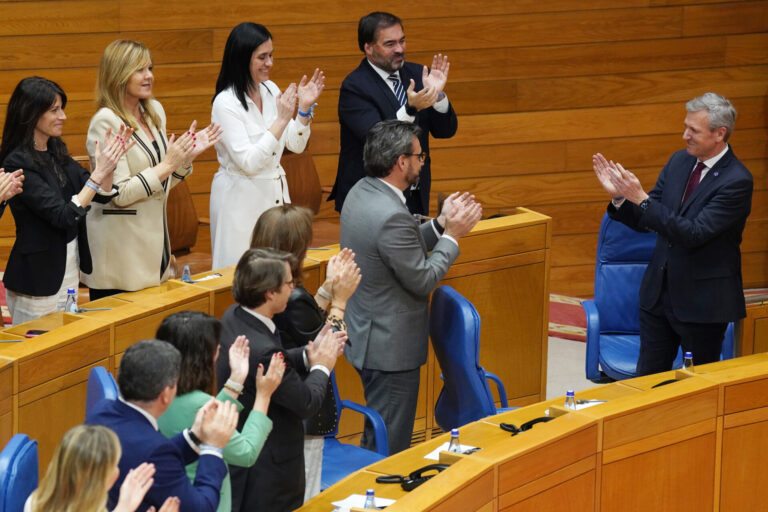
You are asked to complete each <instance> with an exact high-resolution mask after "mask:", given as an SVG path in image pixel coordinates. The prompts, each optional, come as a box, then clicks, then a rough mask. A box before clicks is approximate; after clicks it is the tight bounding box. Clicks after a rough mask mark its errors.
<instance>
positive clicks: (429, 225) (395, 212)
mask: <svg viewBox="0 0 768 512" xmlns="http://www.w3.org/2000/svg"><path fill="white" fill-rule="evenodd" d="M420 132H421V129H420V128H419V127H418V126H416V125H414V124H413V123H408V122H404V121H398V120H389V121H382V122H380V123H378V124H376V125H375V126H374V127H373V128H372V129H371V130H370V131H369V132H368V135H367V137H366V142H365V150H364V160H365V172H366V174H367V175H368V176H367V177H365V178H363V179H361V180H360V181H358V182H357V184H355V186H354V187H352V190H350V191H349V196H348V197H347V200H346V202H345V203H344V209H343V210H342V211H341V236H340V241H341V246H342V247H349V248H350V249H351V250H352V251H353V252H354V253H355V255H356V256H355V261H356V262H357V264H358V265H359V266H360V273H361V275H362V280H361V281H360V285H359V286H358V288H357V291H355V293H354V295H352V297H350V299H349V301H348V302H347V310H346V314H345V316H344V319H345V320H346V322H347V331H348V333H349V339H350V341H351V344H350V345H349V346H348V347H346V351H345V355H346V357H347V360H348V361H349V362H350V363H351V364H352V366H354V367H355V368H356V369H357V371H358V373H359V374H360V379H361V380H362V383H363V389H364V391H365V401H366V403H367V405H368V407H370V408H372V409H374V410H376V411H378V413H379V414H381V417H382V418H383V419H384V423H385V424H386V425H387V437H388V439H389V448H390V453H397V452H399V451H401V450H404V449H406V448H408V447H409V446H410V441H411V432H412V431H413V422H414V418H415V416H416V401H417V397H418V394H419V368H420V367H421V365H423V364H424V363H425V362H426V361H427V335H428V321H427V304H428V301H429V294H430V293H431V292H432V290H433V289H434V288H435V286H437V284H438V283H439V282H440V280H441V279H442V278H443V277H444V276H445V274H446V272H447V271H448V269H449V268H450V266H451V264H452V263H453V261H454V260H455V259H456V257H457V256H458V255H459V245H458V241H457V240H458V239H459V238H460V237H462V236H464V235H466V234H467V233H469V231H470V230H471V229H472V227H474V225H475V224H477V221H479V220H480V216H481V214H482V208H481V207H480V205H479V204H478V203H476V202H475V201H474V197H473V196H470V195H469V194H467V193H464V194H462V195H459V193H458V192H456V193H454V194H451V195H450V196H448V198H447V199H446V200H445V202H444V204H443V210H442V212H441V213H440V216H439V217H437V218H436V219H432V220H431V221H429V222H426V223H424V224H421V225H419V224H418V223H417V222H416V221H415V220H414V219H413V216H412V215H411V214H410V212H409V211H408V209H407V208H406V206H405V197H404V195H403V191H404V190H407V189H408V187H410V186H411V185H413V184H414V183H416V182H417V181H418V179H419V172H420V171H421V168H422V165H423V164H424V160H425V157H426V153H424V152H423V151H422V148H421V145H420V143H419V135H420ZM428 251H431V252H428ZM373 437H374V436H373V429H372V428H371V425H370V424H368V423H367V422H366V427H365V432H364V433H363V438H362V440H361V445H362V446H363V447H364V448H368V449H372V448H373V445H374V439H373Z"/></svg>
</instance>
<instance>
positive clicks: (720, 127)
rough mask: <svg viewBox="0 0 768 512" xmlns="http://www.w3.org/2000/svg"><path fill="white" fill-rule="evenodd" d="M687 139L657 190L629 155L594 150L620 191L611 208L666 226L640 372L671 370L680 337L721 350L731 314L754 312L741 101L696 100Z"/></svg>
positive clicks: (623, 217)
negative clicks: (622, 158) (736, 132)
mask: <svg viewBox="0 0 768 512" xmlns="http://www.w3.org/2000/svg"><path fill="white" fill-rule="evenodd" d="M686 110H687V115H686V117H685V131H684V132H683V139H684V140H685V141H686V144H687V147H686V149H685V150H684V151H682V150H681V151H678V152H677V153H675V154H673V155H672V157H671V158H670V159H669V161H668V162H667V165H666V166H665V167H664V169H663V170H662V171H661V174H660V175H659V178H658V180H657V181H656V186H655V187H654V188H653V190H651V191H650V192H649V193H645V192H644V191H643V187H642V185H641V184H640V181H639V180H638V179H637V177H635V175H634V174H632V173H631V172H629V171H627V170H626V169H624V168H623V167H622V166H621V164H619V163H614V162H612V161H611V162H609V161H607V160H606V159H605V158H604V157H603V156H602V155H601V154H599V153H598V154H596V155H594V156H593V166H594V170H595V173H596V174H597V177H598V179H599V180H600V183H601V184H602V186H603V188H604V189H605V191H606V192H608V194H610V195H611V197H612V200H611V203H610V204H609V205H608V214H609V215H610V216H611V217H612V218H614V219H616V220H619V221H621V222H623V223H624V224H626V225H627V226H629V227H631V228H633V229H635V230H638V231H653V232H655V233H657V234H658V239H657V242H656V248H655V250H654V253H653V257H652V258H651V261H650V263H649V264H648V268H647V269H646V271H645V275H644V276H643V281H642V284H641V286H640V356H639V358H638V362H637V374H638V375H647V374H651V373H657V372H660V371H665V370H669V369H671V367H672V363H673V361H674V359H675V356H676V354H677V350H678V347H680V346H682V348H683V350H684V351H690V352H692V353H693V358H694V361H695V362H696V363H697V364H698V363H709V362H712V361H717V360H719V358H720V350H721V346H722V340H723V335H724V333H725V329H726V327H727V325H728V322H731V321H734V320H738V319H739V318H743V317H744V316H745V315H746V312H745V306H744V291H743V284H742V279H741V251H740V249H739V245H740V244H741V234H742V231H744V224H745V223H746V220H747V216H748V215H749V211H750V206H751V202H752V175H751V174H750V172H749V171H748V170H747V168H746V167H744V165H743V164H742V163H741V162H740V161H739V159H738V158H736V155H735V154H734V152H733V149H731V148H730V146H729V145H728V143H727V141H728V137H729V136H730V134H731V132H732V131H733V125H734V121H735V119H736V110H735V109H734V108H733V105H731V103H730V102H729V101H728V100H727V99H726V98H724V97H722V96H720V95H718V94H714V93H706V94H704V95H702V96H699V97H698V98H694V99H692V100H691V101H689V102H688V103H687V104H686Z"/></svg>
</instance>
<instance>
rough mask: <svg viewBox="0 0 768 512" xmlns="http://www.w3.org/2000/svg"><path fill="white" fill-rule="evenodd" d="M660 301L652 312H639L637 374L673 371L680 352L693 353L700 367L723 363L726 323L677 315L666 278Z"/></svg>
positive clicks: (650, 310) (694, 361)
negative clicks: (695, 319) (721, 359)
mask: <svg viewBox="0 0 768 512" xmlns="http://www.w3.org/2000/svg"><path fill="white" fill-rule="evenodd" d="M664 281H665V282H664V285H663V287H662V291H661V294H660V296H659V300H658V302H657V303H656V305H654V306H653V307H652V308H650V309H649V310H645V309H642V308H641V309H640V355H639V357H638V359H637V375H638V376H641V375H650V374H652V373H659V372H664V371H668V370H671V369H672V364H673V363H674V361H675V357H676V356H677V350H678V348H679V347H682V349H683V352H692V353H693V364H694V367H695V366H696V365H697V364H705V363H713V362H715V361H719V360H720V352H721V350H722V346H723V335H724V334H725V329H726V328H727V327H728V324H727V323H692V322H683V321H681V320H679V319H678V318H677V317H676V316H675V311H674V305H673V304H672V301H671V300H670V297H669V290H668V288H667V283H666V279H665V280H664Z"/></svg>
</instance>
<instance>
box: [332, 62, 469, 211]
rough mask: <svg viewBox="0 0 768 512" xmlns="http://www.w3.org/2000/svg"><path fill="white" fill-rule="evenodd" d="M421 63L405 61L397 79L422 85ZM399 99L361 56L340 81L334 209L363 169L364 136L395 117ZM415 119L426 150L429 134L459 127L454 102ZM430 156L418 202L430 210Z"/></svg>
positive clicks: (447, 132)
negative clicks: (446, 110) (355, 67)
mask: <svg viewBox="0 0 768 512" xmlns="http://www.w3.org/2000/svg"><path fill="white" fill-rule="evenodd" d="M422 69H423V66H421V65H419V64H414V63H412V62H406V63H405V64H404V65H403V67H402V68H401V69H400V79H401V80H402V82H403V86H404V87H405V88H406V89H407V88H408V85H409V83H410V80H411V79H413V81H414V82H415V90H416V91H420V90H421V89H423V88H424V85H423V84H422V82H421V74H422ZM398 110H400V103H398V101H397V98H395V95H394V93H393V92H392V89H390V88H389V86H388V85H387V84H386V83H385V82H384V80H382V79H381V77H380V76H379V75H378V74H377V73H376V71H375V70H374V69H373V68H372V67H371V65H370V64H369V63H368V59H366V58H364V59H363V61H362V62H361V63H360V65H359V66H358V67H357V69H355V70H354V71H352V72H351V73H350V74H349V75H347V77H346V78H345V79H344V81H343V82H342V83H341V90H340V91H339V123H340V124H341V129H340V139H341V140H340V143H341V151H340V152H339V168H338V172H337V174H336V183H335V184H334V185H333V190H332V191H331V195H330V197H329V198H328V200H329V201H330V200H331V199H335V200H336V211H337V212H341V207H342V205H343V204H344V200H345V199H346V197H347V193H349V190H350V189H351V188H352V186H353V185H354V184H355V183H357V182H358V180H360V179H361V178H362V177H363V176H365V172H364V169H363V148H364V147H365V136H366V135H367V134H368V130H370V129H371V128H372V127H373V125H375V124H376V123H378V122H379V121H384V120H387V119H397V111H398ZM415 123H416V124H418V125H419V126H420V127H421V129H422V131H423V133H422V134H421V137H419V142H420V143H421V150H422V151H429V134H430V133H431V134H432V136H433V137H436V138H438V139H448V138H450V137H453V135H454V134H455V133H456V129H457V128H458V119H457V118H456V112H454V110H453V105H451V106H450V107H449V108H448V112H446V113H445V114H441V113H440V112H438V111H437V110H435V109H434V108H432V107H430V108H425V109H424V110H421V111H419V112H418V113H417V114H416V120H415ZM430 163H431V162H430V159H429V158H427V160H426V162H424V167H423V168H422V169H421V175H420V185H419V190H420V195H421V204H422V205H423V207H424V210H425V211H422V212H417V213H423V214H427V213H429V189H430V184H431V181H432V179H431V165H430Z"/></svg>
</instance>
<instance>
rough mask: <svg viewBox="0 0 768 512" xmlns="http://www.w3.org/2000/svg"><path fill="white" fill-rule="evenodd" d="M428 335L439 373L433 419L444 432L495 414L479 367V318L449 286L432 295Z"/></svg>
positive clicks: (469, 303) (486, 383) (441, 287)
mask: <svg viewBox="0 0 768 512" xmlns="http://www.w3.org/2000/svg"><path fill="white" fill-rule="evenodd" d="M429 334H430V336H431V338H432V346H433V347H434V349H435V355H436V356H437V361H438V362H439V363H440V369H441V371H442V373H443V379H444V382H443V389H442V391H440V396H439V397H438V399H437V403H436V404H435V419H436V420H437V423H438V425H440V427H441V428H442V429H443V430H445V431H448V430H450V429H452V428H456V427H460V426H462V425H465V424H467V423H469V422H471V421H475V420H478V419H480V418H484V417H486V416H490V415H492V414H496V405H495V404H494V400H493V395H492V394H491V390H490V388H489V387H488V382H487V381H486V379H485V372H484V371H483V368H482V367H481V366H480V315H478V313H477V310H476V309H475V306H473V305H472V303H471V302H469V301H468V300H467V299H465V298H464V297H463V296H461V294H459V293H458V292H457V291H456V290H454V289H453V288H451V287H450V286H440V287H439V288H437V289H436V290H435V291H434V293H433V294H432V306H431V311H430V318H429Z"/></svg>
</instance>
